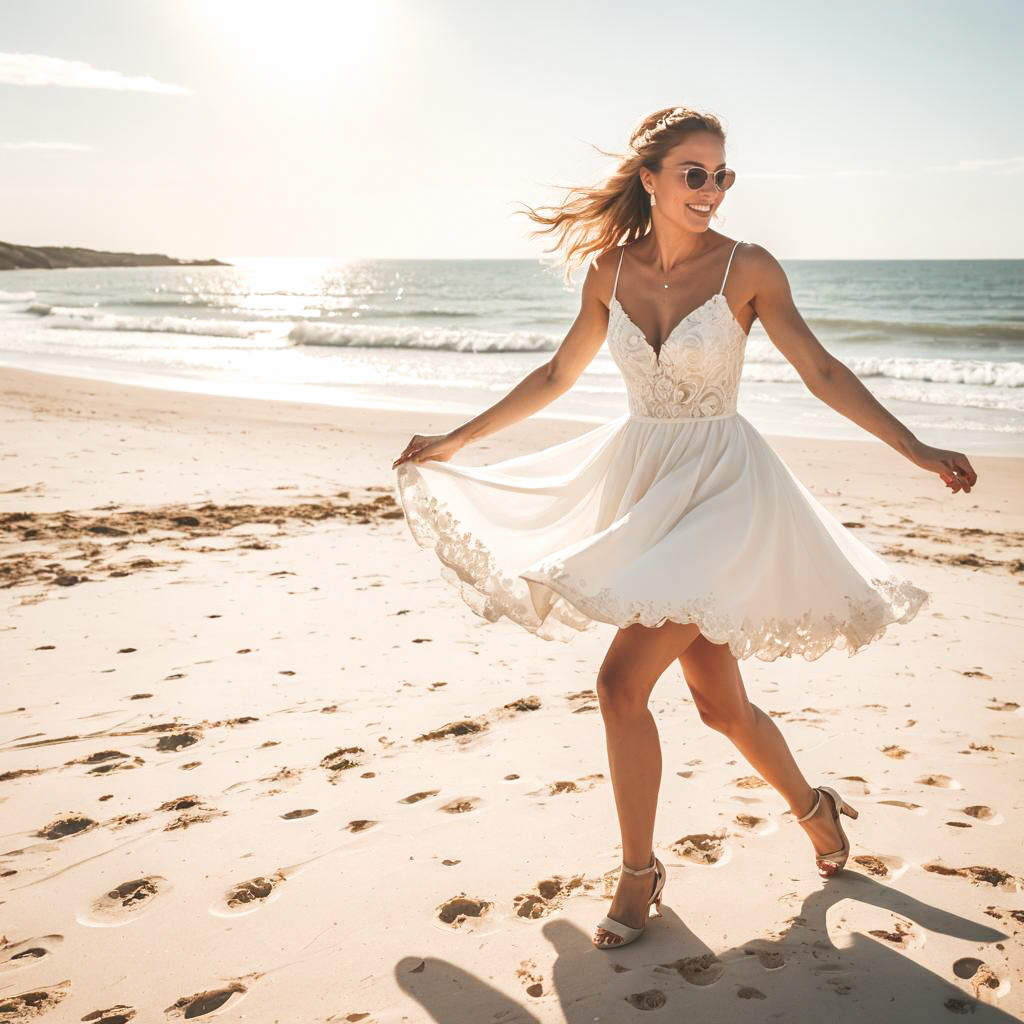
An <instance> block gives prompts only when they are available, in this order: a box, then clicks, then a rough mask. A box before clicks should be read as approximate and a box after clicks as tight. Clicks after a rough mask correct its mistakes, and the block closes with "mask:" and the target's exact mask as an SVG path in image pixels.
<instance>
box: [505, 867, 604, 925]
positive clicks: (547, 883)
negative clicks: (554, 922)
mask: <svg viewBox="0 0 1024 1024" xmlns="http://www.w3.org/2000/svg"><path fill="white" fill-rule="evenodd" d="M593 887H594V883H593V882H587V881H586V880H585V879H584V876H583V875H572V876H570V877H563V876H562V875H553V876H552V877H551V878H545V879H543V880H542V881H540V882H538V883H537V887H536V891H534V892H524V893H520V894H519V895H518V896H516V897H515V898H514V899H513V900H512V904H513V906H514V907H515V911H516V914H517V915H518V916H519V917H527V918H530V919H536V918H541V917H547V916H548V914H551V913H553V912H554V911H556V910H558V909H559V907H561V906H562V905H563V904H564V903H565V901H566V900H567V899H568V898H569V897H570V896H571V895H572V894H573V893H574V892H575V891H576V890H577V889H581V888H582V889H592V888H593Z"/></svg>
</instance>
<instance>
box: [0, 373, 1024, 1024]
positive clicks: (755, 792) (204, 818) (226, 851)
mask: <svg viewBox="0 0 1024 1024" xmlns="http://www.w3.org/2000/svg"><path fill="white" fill-rule="evenodd" d="M0 392H2V410H0V417H2V435H0V436H2V445H0V492H2V494H0V500H2V505H0V522H2V523H3V527H4V533H3V538H4V551H3V562H2V563H0V568H2V577H0V578H2V579H3V586H4V588H5V589H4V592H3V602H4V608H3V619H2V622H0V665H2V666H3V674H2V680H0V687H2V701H0V751H2V758H0V814H2V821H3V846H2V854H0V882H2V887H0V1020H2V1021H5V1022H6V1021H22V1020H33V1021H34V1020H36V1019H38V1020H41V1021H46V1022H49V1021H80V1020H91V1021H106V1022H108V1024H111V1022H113V1021H128V1020H135V1021H139V1022H141V1021H154V1020H175V1019H192V1018H195V1019H202V1018H203V1017H206V1016H214V1015H216V1016H217V1017H218V1018H220V1019H223V1020H230V1021H242V1020H247V1021H256V1022H260V1024H262V1022H275V1021H281V1022H301V1024H305V1022H319V1021H351V1022H355V1021H366V1022H399V1021H409V1022H419V1021H433V1020H443V1021H449V1022H474V1024H476V1022H482V1024H483V1022H500V1024H509V1022H520V1021H522V1022H526V1021H543V1022H547V1021H559V1022H561V1021H569V1022H573V1024H576V1022H588V1024H589V1022H592V1021H603V1022H618V1021H633V1020H637V1019H646V1018H644V1017H642V1016H638V1014H641V1012H642V1011H643V1010H645V1009H653V1010H658V1011H660V1015H658V1017H657V1019H663V1020H664V1019H671V1020H673V1021H682V1020H689V1019H699V1020H701V1021H702V1022H715V1021H723V1022H725V1021H728V1022H732V1021H737V1020H741V1019H757V1020H775V1021H801V1022H803V1021H814V1020H821V1019H826V1018H827V1019H829V1020H836V1021H846V1020H850V1021H853V1020H856V1021H863V1020H864V1019H865V1018H867V1017H869V1016H870V1017H871V1018H872V1019H874V1020H875V1021H886V1022H887V1021H900V1022H906V1021H922V1022H925V1021H926V1022H933V1021H942V1020H946V1019H949V1018H950V1017H956V1016H959V1015H970V1016H972V1018H973V1019H975V1020H993V1021H994V1020H1001V1021H1002V1020H1019V1019H1021V1012H1022V1010H1024V998H1022V976H1021V975H1022V968H1024V954H1022V950H1021V941H1020V940H1021V937H1022V934H1024V855H1022V852H1021V851H1022V828H1021V813H1022V810H1024V800H1022V797H1021V795H1020V794H1021V792H1024V787H1022V785H1021V782H1022V778H1021V776H1022V770H1021V758H1020V753H1021V750H1022V743H1024V707H1022V705H1024V692H1022V686H1021V669H1020V653H1021V640H1022V633H1021V619H1022V605H1021V584H1022V582H1024V572H1022V562H1021V557H1022V544H1021V540H1022V537H1024V501H1022V497H1024V494H1022V491H1024V472H1022V468H1024V466H1022V463H1024V460H1021V459H1013V458H999V457H974V456H973V455H971V453H970V451H968V455H969V456H971V458H972V462H973V464H974V466H975V468H976V469H977V470H978V473H979V483H978V485H977V487H976V488H975V489H974V490H973V491H972V493H970V494H958V495H953V494H952V493H950V492H949V491H948V490H947V489H946V488H945V487H944V486H943V485H942V483H941V481H939V480H938V479H937V478H935V477H932V476H929V475H927V474H925V473H923V472H922V471H920V470H918V469H917V468H916V467H914V466H912V465H911V464H910V463H909V462H907V461H906V460H904V459H902V458H901V457H900V456H899V455H897V454H896V453H895V452H893V451H892V450H891V449H889V448H887V447H886V446H885V445H883V444H881V443H880V442H877V441H875V440H874V439H872V438H870V436H869V435H865V440H864V441H857V442H851V441H817V440H805V439H795V438H784V437H771V436H769V437H768V440H769V442H770V443H771V444H772V445H773V447H775V449H776V450H777V451H778V452H779V454H780V455H781V456H782V457H783V458H784V459H785V460H786V461H787V463H788V464H789V465H790V466H791V467H792V468H793V470H794V472H795V473H796V474H797V475H798V476H799V477H800V479H801V480H803V481H804V482H805V483H806V484H807V486H808V487H809V488H810V489H811V490H812V491H813V492H814V493H815V495H816V496H817V497H818V498H819V500H821V501H822V503H823V504H824V505H825V506H826V507H828V508H829V509H831V510H832V511H833V512H835V513H836V514H837V515H839V516H840V518H841V519H842V521H844V522H846V523H848V524H850V523H856V524H859V526H858V527H857V528H859V529H861V530H862V531H863V534H862V536H863V537H864V539H865V541H866V542H868V543H869V544H870V545H872V546H873V547H875V549H876V550H878V551H879V553H881V554H883V555H884V556H886V557H887V558H888V559H889V560H891V561H892V562H893V563H894V564H897V565H899V566H900V568H901V569H902V570H905V572H906V574H907V575H910V576H911V577H912V578H913V579H915V581H917V582H918V583H919V584H920V585H921V586H923V587H925V588H926V589H928V590H929V591H931V592H932V594H933V597H932V602H931V605H930V607H928V608H926V609H925V610H923V611H922V612H921V613H920V614H919V615H918V617H917V618H916V619H915V620H914V621H913V622H912V623H910V624H908V625H905V626H891V627H890V628H889V630H888V632H887V634H886V636H885V637H883V638H882V639H881V640H880V641H878V642H877V643H875V644H872V645H870V646H869V647H867V648H865V649H864V650H862V651H861V652H860V653H858V654H856V655H855V656H854V657H849V656H848V655H847V654H846V652H843V651H836V650H833V651H830V652H828V653H826V654H825V655H824V656H823V657H822V658H820V659H818V660H817V661H815V662H811V663H808V662H806V661H804V660H803V659H802V658H793V659H787V658H780V659H778V660H777V661H775V662H771V663H765V662H760V661H758V660H756V659H748V660H745V661H743V662H741V663H740V665H741V670H742V672H743V676H744V681H745V685H746V689H747V692H748V693H749V695H750V697H751V700H753V701H754V702H755V703H756V704H758V705H759V706H760V707H761V708H763V709H764V710H765V711H766V712H767V713H769V714H771V715H772V716H773V717H774V718H775V720H776V721H777V723H778V724H779V726H780V728H781V729H782V730H783V732H784V735H785V736H786V738H787V740H788V741H789V744H790V746H791V747H792V749H793V750H794V753H795V754H796V756H797V760H798V762H799V764H800V765H801V767H802V769H803V771H804V773H805V774H806V775H807V777H808V779H809V781H810V782H811V784H813V785H831V786H833V787H834V788H835V789H837V790H838V791H839V792H840V793H841V794H842V795H843V796H844V797H845V798H847V799H848V800H849V802H850V803H851V804H853V805H854V806H855V807H856V808H857V809H858V810H859V812H860V816H859V818H858V820H857V821H850V819H844V823H845V825H846V830H847V833H848V834H849V836H850V838H851V841H852V844H853V853H852V856H851V860H850V863H849V865H848V868H847V870H846V871H845V872H843V873H842V874H841V875H840V876H838V877H837V878H835V879H833V880H831V881H827V882H826V881H823V880H822V879H820V878H819V877H818V875H817V872H816V870H815V867H814V860H813V851H812V847H811V845H810V841H809V839H808V838H807V836H806V835H805V833H804V832H803V830H802V829H801V828H800V827H799V825H797V824H795V822H794V821H793V818H792V815H791V814H790V813H789V812H788V810H787V809H786V806H785V804H784V802H783V800H782V798H781V797H780V796H779V795H778V794H777V793H776V792H775V791H774V790H773V789H771V788H770V787H768V786H767V785H766V784H765V783H764V782H763V781H762V780H761V779H760V778H758V777H757V775H756V774H755V773H754V772H753V771H752V769H751V768H750V766H749V765H748V764H747V763H746V762H745V761H743V760H742V758H741V757H740V755H739V754H738V752H737V751H736V749H735V748H734V747H733V746H732V744H731V743H730V742H729V741H728V740H727V739H726V738H725V737H724V736H722V735H721V734H719V733H715V732H713V731H711V730H709V729H708V728H707V727H705V726H704V725H703V724H702V723H701V721H700V719H699V717H698V715H697V714H696V711H695V708H694V705H693V702H692V700H691V699H690V697H689V694H688V691H687V689H686V687H685V685H684V683H683V679H682V673H681V670H680V669H679V667H678V665H675V666H673V668H671V669H670V670H669V671H667V672H666V673H665V675H664V676H663V677H662V678H661V680H660V681H659V683H658V686H657V687H656V689H655V691H654V694H653V696H652V700H651V708H652V711H653V713H654V715H655V718H656V720H657V722H658V727H659V730H660V734H661V742H662V749H663V757H664V774H663V778H662V787H661V797H660V804H659V812H658V819H657V822H656V826H655V845H656V850H657V852H658V855H659V857H661V859H662V861H663V862H664V863H665V864H666V866H667V868H668V873H669V878H668V883H667V885H666V888H665V895H664V899H665V902H664V916H663V917H662V918H661V919H658V918H652V919H651V922H650V926H649V932H648V934H646V935H645V936H644V937H643V938H642V939H641V940H640V941H639V942H636V943H634V944H632V945H630V946H628V947H625V948H623V949H621V950H617V951H599V950H595V949H593V948H592V946H591V945H590V941H589V936H590V934H591V932H592V929H593V926H594V924H595V923H596V921H597V920H598V919H599V918H600V917H601V916H602V915H603V914H604V913H605V912H606V911H607V909H608V901H609V899H610V896H611V893H612V891H613V890H614V885H615V880H616V874H617V865H618V863H619V858H620V849H619V846H618V829H617V823H616V818H615V810H614V803H613V799H612V792H611V786H610V782H609V778H608V774H607V772H608V766H607V758H606V751H605V746H604V731H603V726H602V721H601V716H600V710H599V708H598V704H597V700H596V697H595V694H594V681H595V675H596V672H597V668H598V666H599V664H600V662H601V658H602V656H603V653H604V651H605V649H606V648H607V646H608V644H609V643H610V641H611V638H612V636H613V635H614V632H615V627H613V626H606V625H604V624H600V625H598V626H596V627H595V628H594V629H592V630H591V631H589V632H587V633H584V634H580V636H579V637H578V638H576V639H574V640H573V642H572V643H571V644H568V645H566V644H561V643H556V642H552V641H544V640H541V639H539V638H537V637H534V636H531V635H530V634H528V633H526V632H525V631H524V630H522V629H521V628H519V627H518V626H515V625H514V624H512V623H509V622H507V621H504V620H503V621H500V622H498V623H493V624H491V623H487V622H485V621H483V620H481V619H479V618H477V617H476V616H474V615H473V614H472V613H471V612H470V611H469V609H468V608H467V607H466V606H465V605H464V604H463V603H462V602H461V600H460V599H459V598H458V595H457V593H456V591H455V590H454V589H453V588H452V587H451V586H450V585H449V584H448V583H446V582H445V581H444V580H443V579H442V578H441V576H440V572H439V563H438V562H437V559H436V558H435V557H434V556H433V555H432V553H431V552H429V551H423V550H421V549H419V548H418V547H416V546H415V543H414V542H413V540H412V537H411V535H410V534H409V532H408V529H407V527H406V524H405V522H404V520H403V518H402V512H401V509H400V507H399V506H398V505H397V504H396V493H395V490H394V486H393V481H394V473H393V471H392V470H391V468H390V467H391V463H392V461H393V460H394V458H395V456H396V455H397V454H398V453H399V452H400V451H401V450H402V448H403V447H404V446H405V443H406V441H407V440H408V438H409V437H410V436H411V435H412V434H413V433H415V432H421V433H427V432H434V431H438V430H445V429H449V428H450V427H451V426H454V425H455V424H456V423H457V422H458V419H457V418H455V417H451V416H445V415H441V414H437V415H433V416H424V415H423V414H410V413H401V412H391V411H389V412H376V411H370V410H359V409H342V408H333V407H327V406H317V405H303V404H298V403H286V402H272V401H266V402H264V401H256V400H250V399H234V398H228V399H225V398H219V397H213V396H205V395H197V394H188V393H178V392H170V391H161V390H156V389H148V388H142V387H127V386H122V385H112V384H102V383H95V382H92V381H83V380H75V379H72V378H63V377H57V376H50V375H44V374H36V373H31V372H27V371H16V370H9V369H7V370H0ZM585 429H588V425H587V424H579V423H573V422H570V421H565V420H556V419H546V418H544V417H543V415H538V416H535V417H532V418H531V419H530V420H528V421H526V422H524V423H520V424H517V425H516V426H515V427H512V428H510V429H508V430H506V431H504V432H502V433H501V434H500V435H494V436H492V437H490V438H486V439H484V440H482V441H480V442H478V443H477V444H475V445H473V446H471V447H470V448H466V449H464V450H463V451H462V452H461V453H460V454H459V455H458V456H457V457H456V458H457V459H458V460H459V461H462V462H464V463H466V464H482V463H486V462H489V461H494V460H496V459H498V458H503V457H507V456H510V455H513V454H517V453H520V452H523V451H527V450H533V449H536V448H538V447H542V446H544V445H547V444H552V443H556V442H557V441H559V440H562V439H565V438H568V437H571V436H573V435H575V434H577V433H580V432H582V431H583V430H585ZM652 1019H654V1017H652Z"/></svg>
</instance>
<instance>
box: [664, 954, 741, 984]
mask: <svg viewBox="0 0 1024 1024" xmlns="http://www.w3.org/2000/svg"><path fill="white" fill-rule="evenodd" d="M655 971H656V972H662V971H673V972H674V973H676V974H678V975H679V976H680V977H681V978H683V979H684V980H685V981H688V982H689V983H690V984H691V985H698V986H700V987H702V988H705V987H707V986H708V985H714V983H715V982H716V981H718V979H719V978H721V977H722V975H723V974H724V973H725V964H723V963H722V961H721V960H719V959H718V957H717V956H715V954H714V953H701V954H700V956H686V957H682V958H681V959H679V960H673V961H672V962H671V963H668V964H658V966H657V967H655Z"/></svg>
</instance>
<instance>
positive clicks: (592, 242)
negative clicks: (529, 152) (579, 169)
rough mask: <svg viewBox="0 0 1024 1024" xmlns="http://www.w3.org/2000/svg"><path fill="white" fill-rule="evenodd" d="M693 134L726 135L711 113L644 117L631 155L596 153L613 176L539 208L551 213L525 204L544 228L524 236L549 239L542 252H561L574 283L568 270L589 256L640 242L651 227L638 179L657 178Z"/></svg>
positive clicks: (683, 110)
mask: <svg viewBox="0 0 1024 1024" xmlns="http://www.w3.org/2000/svg"><path fill="white" fill-rule="evenodd" d="M695 132H712V133H714V134H715V135H717V136H719V138H721V139H722V141H723V142H724V141H725V130H724V129H723V127H722V124H721V122H720V121H719V119H718V118H717V117H715V115H714V114H707V113H702V112H700V111H697V110H691V109H690V108H689V107H666V108H665V109H664V110H657V111H655V112H654V113H653V114H648V115H647V116H646V117H645V118H644V119H643V120H642V121H641V122H640V123H639V124H638V125H637V127H636V128H635V129H634V130H633V132H632V134H631V135H630V137H629V145H630V148H631V150H632V152H630V153H625V154H623V153H608V152H605V150H603V149H601V148H600V147H598V146H595V147H594V148H595V149H597V150H598V152H599V153H602V154H603V155H604V156H610V157H614V158H616V159H618V160H619V161H620V163H619V165H618V166H617V167H616V168H615V170H614V171H612V173H611V175H610V176H609V177H608V178H607V180H606V181H604V182H603V183H602V184H600V185H593V186H570V187H569V188H568V189H567V190H566V191H568V193H569V195H568V196H567V197H566V198H565V200H564V201H563V202H562V203H560V204H559V205H558V206H542V207H541V209H542V210H549V211H551V212H550V213H549V214H543V213H538V212H537V210H535V209H534V208H533V207H532V206H529V205H528V204H526V203H523V204H522V205H523V206H525V207H526V211H528V212H524V211H523V210H517V211H515V212H516V213H523V214H524V215H525V216H527V217H529V218H530V220H532V221H534V222H535V223H537V224H541V225H544V226H543V227H541V228H539V229H537V230H536V231H531V232H529V234H528V237H529V238H536V237H537V236H538V235H547V234H551V235H554V236H556V237H557V241H556V242H555V244H554V245H553V246H552V248H550V249H546V250H545V252H557V251H558V250H560V249H564V250H565V253H564V260H565V280H566V282H567V283H571V281H572V271H573V270H574V269H576V268H577V267H580V266H581V265H582V264H583V263H585V262H586V260H587V257H588V256H589V255H590V254H591V253H600V252H604V251H605V250H607V249H610V248H612V247H613V246H616V245H618V244H619V243H620V242H621V240H622V236H623V235H625V236H626V242H627V243H628V242H631V241H634V240H635V239H637V238H642V237H643V236H644V235H646V234H647V233H648V231H649V230H650V226H651V197H650V196H649V195H648V194H647V190H646V189H645V188H644V187H643V182H642V181H641V180H640V173H639V172H640V170H641V168H643V167H646V168H647V169H648V170H650V171H653V172H655V173H657V172H658V171H660V170H661V162H662V160H663V159H664V158H665V155H666V154H667V153H668V151H669V150H670V149H672V147H673V146H677V145H679V143H680V142H682V141H683V140H684V139H685V138H687V136H689V135H692V134H694V133H695Z"/></svg>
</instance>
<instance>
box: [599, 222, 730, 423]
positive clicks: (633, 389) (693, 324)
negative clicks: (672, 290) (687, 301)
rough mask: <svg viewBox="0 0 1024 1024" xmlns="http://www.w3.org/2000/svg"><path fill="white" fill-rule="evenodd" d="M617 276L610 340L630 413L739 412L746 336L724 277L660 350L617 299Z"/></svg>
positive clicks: (673, 416) (676, 416)
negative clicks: (651, 342)
mask: <svg viewBox="0 0 1024 1024" xmlns="http://www.w3.org/2000/svg"><path fill="white" fill-rule="evenodd" d="M736 244H737V245H738V244H739V243H738V242H737V243H736ZM735 251H736V247H735V246H734V247H733V253H735ZM729 262H730V264H731V263H732V255H730V257H729ZM621 264H622V256H621V254H620V256H619V266H620V269H621ZM728 274H729V268H728V266H726V270H725V275H726V277H727V276H728ZM618 277H619V275H618V271H616V274H615V286H613V288H612V299H611V303H610V306H609V314H608V336H607V340H608V350H609V352H610V353H611V356H612V359H614V360H615V364H616V365H617V366H618V368H619V370H620V371H621V372H622V376H623V378H624V379H625V382H626V397H627V402H628V405H629V411H630V414H631V415H633V416H648V417H653V418H656V419H691V418H699V417H706V416H723V415H728V414H730V413H734V412H735V411H736V398H737V393H738V391H739V384H740V374H741V373H742V371H743V356H744V351H745V348H746V342H747V335H746V332H745V331H744V330H743V327H742V326H741V325H740V323H739V321H738V320H737V319H736V317H735V316H734V315H733V312H732V310H731V309H730V307H729V303H728V302H727V301H726V298H725V294H724V292H723V290H722V289H724V287H725V278H724V277H723V279H722V289H720V290H719V291H718V292H716V293H715V294H714V295H712V296H711V298H710V299H708V300H707V302H705V303H704V304H703V305H702V306H698V307H697V308H696V309H695V310H693V311H692V312H691V313H689V314H687V316H685V317H683V319H682V320H681V321H680V322H679V323H678V324H676V326H675V327H674V328H673V329H672V331H671V332H670V333H669V335H668V337H666V338H665V341H664V342H663V343H662V346H661V350H660V352H658V353H655V351H654V349H653V348H652V347H651V345H650V344H649V343H648V342H647V339H646V338H645V337H644V335H643V332H642V331H641V330H640V328H639V327H637V325H636V324H635V323H633V321H632V320H631V319H630V317H629V314H628V313H627V312H626V311H625V309H623V308H622V304H621V303H620V302H619V300H618V299H617V298H616V297H615V287H617V285H618Z"/></svg>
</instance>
